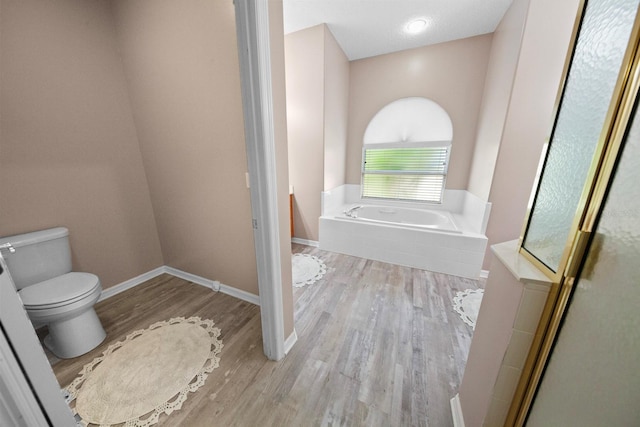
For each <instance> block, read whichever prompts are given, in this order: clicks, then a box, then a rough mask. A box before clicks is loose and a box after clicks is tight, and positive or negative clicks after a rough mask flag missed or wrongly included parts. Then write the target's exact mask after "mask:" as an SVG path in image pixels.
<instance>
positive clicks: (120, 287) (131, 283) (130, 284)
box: [98, 265, 166, 302]
mask: <svg viewBox="0 0 640 427" xmlns="http://www.w3.org/2000/svg"><path fill="white" fill-rule="evenodd" d="M165 272H166V270H165V266H164V265H163V266H162V267H158V268H154V269H153V270H151V271H148V272H146V273H142V274H141V275H139V276H136V277H134V278H133V279H129V280H125V281H124V282H122V283H118V284H117V285H115V286H111V287H110V288H107V289H105V290H104V291H102V293H101V294H100V298H99V299H98V302H100V301H103V300H105V299H107V298H111V297H112V296H114V295H118V294H119V293H121V292H124V291H126V290H127V289H131V288H134V287H136V286H138V285H139V284H141V283H144V282H146V281H147V280H150V279H153V278H154V277H157V276H159V275H161V274H162V273H165Z"/></svg>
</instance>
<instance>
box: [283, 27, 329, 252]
mask: <svg viewBox="0 0 640 427" xmlns="http://www.w3.org/2000/svg"><path fill="white" fill-rule="evenodd" d="M284 45H285V64H286V84H287V130H288V139H289V183H290V184H291V185H292V186H293V191H294V230H295V237H299V238H301V239H309V240H318V218H319V217H320V193H321V192H322V189H323V187H324V178H323V171H324V122H323V117H324V84H323V83H324V54H323V50H324V27H323V26H322V25H317V26H315V27H311V28H307V29H305V30H301V31H297V32H295V33H292V34H287V35H286V36H285V38H284Z"/></svg>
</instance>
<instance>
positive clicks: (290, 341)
mask: <svg viewBox="0 0 640 427" xmlns="http://www.w3.org/2000/svg"><path fill="white" fill-rule="evenodd" d="M297 341H298V334H297V333H296V329H295V328H293V332H291V335H289V338H287V339H286V340H284V354H285V356H286V355H287V354H289V351H291V349H292V348H293V345H294V344H295V343H296V342H297Z"/></svg>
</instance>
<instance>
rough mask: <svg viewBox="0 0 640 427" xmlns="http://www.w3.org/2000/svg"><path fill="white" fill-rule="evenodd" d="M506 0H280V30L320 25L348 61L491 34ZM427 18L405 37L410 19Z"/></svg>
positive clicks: (505, 6) (508, 4) (502, 13)
mask: <svg viewBox="0 0 640 427" xmlns="http://www.w3.org/2000/svg"><path fill="white" fill-rule="evenodd" d="M511 2H512V0H284V32H285V34H288V33H292V32H294V31H298V30H302V29H304V28H308V27H312V26H314V25H318V24H322V23H326V24H327V26H328V27H329V29H330V30H331V33H333V35H334V36H335V38H336V40H337V41H338V43H339V44H340V46H341V47H342V49H343V50H344V52H345V53H346V55H347V57H348V58H349V59H350V60H355V59H361V58H368V57H370V56H376V55H382V54H385V53H390V52H397V51H400V50H405V49H411V48H415V47H420V46H426V45H430V44H434V43H442V42H446V41H450V40H456V39H462V38H466V37H472V36H476V35H480V34H487V33H491V32H493V31H494V30H495V29H496V27H497V25H498V23H499V22H500V20H501V19H502V16H503V15H504V13H505V11H506V10H507V9H508V8H509V6H510V5H511ZM420 17H424V18H426V19H427V20H428V21H429V27H428V28H427V30H426V31H424V32H423V33H421V34H418V35H409V34H406V33H405V32H404V27H405V25H406V24H407V22H409V21H410V20H411V19H415V18H420Z"/></svg>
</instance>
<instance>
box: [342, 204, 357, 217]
mask: <svg viewBox="0 0 640 427" xmlns="http://www.w3.org/2000/svg"><path fill="white" fill-rule="evenodd" d="M360 208H362V206H354V207H352V208H350V209H347V210H346V211H344V212H343V213H344V214H345V215H346V216H348V217H349V218H358V214H357V213H356V211H357V210H358V209H360Z"/></svg>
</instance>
